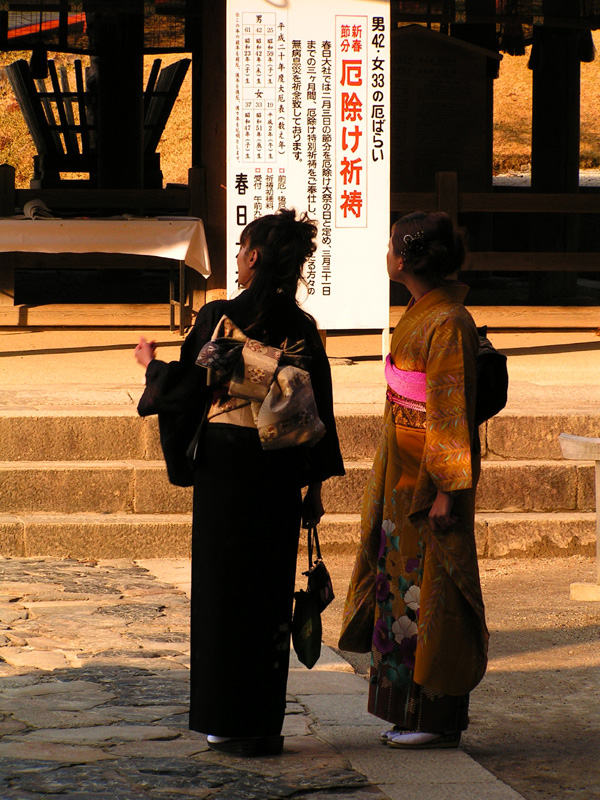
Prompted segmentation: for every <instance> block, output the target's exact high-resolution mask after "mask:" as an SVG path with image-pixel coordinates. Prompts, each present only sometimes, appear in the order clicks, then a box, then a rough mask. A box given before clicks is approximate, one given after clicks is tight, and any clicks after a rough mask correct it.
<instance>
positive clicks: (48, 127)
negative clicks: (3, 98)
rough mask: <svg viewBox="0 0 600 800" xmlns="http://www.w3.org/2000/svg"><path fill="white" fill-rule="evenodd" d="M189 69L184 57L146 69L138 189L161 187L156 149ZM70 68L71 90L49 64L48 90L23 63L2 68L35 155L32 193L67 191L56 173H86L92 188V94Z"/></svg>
mask: <svg viewBox="0 0 600 800" xmlns="http://www.w3.org/2000/svg"><path fill="white" fill-rule="evenodd" d="M189 65H190V59H189V58H182V59H181V60H180V61H176V62H175V63H173V64H170V65H169V66H167V67H164V68H163V69H161V60H160V59H159V58H157V59H156V60H155V61H154V63H153V65H152V69H151V71H150V76H149V78H148V83H147V85H146V89H145V91H144V123H143V130H144V138H143V162H144V170H143V185H144V187H145V188H147V189H160V188H161V187H162V173H161V171H160V154H159V153H157V152H156V150H157V147H158V143H159V141H160V138H161V136H162V134H163V132H164V129H165V125H166V124H167V121H168V119H169V115H170V113H171V111H172V109H173V105H174V104H175V100H176V99H177V95H178V93H179V90H180V89H181V84H182V83H183V80H184V78H185V75H186V72H187V70H188V67H189ZM74 66H75V87H73V88H72V87H71V86H70V85H69V78H68V75H67V70H66V68H65V67H61V68H60V80H59V73H58V71H57V69H56V66H55V64H54V61H53V60H50V61H48V70H49V74H50V81H51V85H50V86H47V85H46V81H45V80H43V79H38V80H37V81H34V79H33V76H32V74H31V69H30V67H29V64H28V63H27V61H25V60H24V59H19V60H18V61H15V62H14V63H13V64H9V65H8V66H7V67H6V68H5V71H6V74H7V76H8V79H9V81H10V85H11V87H12V90H13V92H14V94H15V97H16V98H17V101H18V103H19V106H20V107H21V111H22V112H23V116H24V118H25V121H26V123H27V127H28V128H29V132H30V134H31V138H32V139H33V141H34V143H35V146H36V148H37V151H38V154H37V156H35V158H34V173H33V180H32V181H31V184H30V185H31V188H32V189H37V188H51V187H54V188H64V189H66V188H68V183H67V181H65V180H64V179H62V178H61V173H88V175H89V178H88V180H87V181H86V183H87V185H88V186H90V187H95V186H96V185H97V182H98V153H97V149H96V140H97V133H98V130H97V129H98V126H97V121H96V120H97V109H96V92H95V91H92V90H91V89H90V87H89V86H88V84H87V81H86V80H85V79H84V74H83V69H82V66H81V61H80V60H79V59H76V60H75V62H74ZM80 184H81V180H77V181H75V184H74V187H73V188H75V187H77V186H79V185H80ZM71 185H72V186H73V184H71Z"/></svg>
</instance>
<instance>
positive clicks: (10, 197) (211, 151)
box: [0, 0, 226, 325]
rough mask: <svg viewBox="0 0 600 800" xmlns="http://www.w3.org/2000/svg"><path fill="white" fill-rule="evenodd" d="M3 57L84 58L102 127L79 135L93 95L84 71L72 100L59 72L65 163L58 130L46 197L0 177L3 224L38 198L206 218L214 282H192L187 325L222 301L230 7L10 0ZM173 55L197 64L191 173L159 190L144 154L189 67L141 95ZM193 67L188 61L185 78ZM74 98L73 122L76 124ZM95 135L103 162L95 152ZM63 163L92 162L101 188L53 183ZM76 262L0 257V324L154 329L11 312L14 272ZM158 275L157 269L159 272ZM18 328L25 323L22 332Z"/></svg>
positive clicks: (102, 317) (85, 208)
mask: <svg viewBox="0 0 600 800" xmlns="http://www.w3.org/2000/svg"><path fill="white" fill-rule="evenodd" d="M37 20H40V25H39V30H36V27H35V25H36V23H37ZM0 47H1V48H2V49H3V50H11V49H16V50H24V49H28V48H29V49H33V50H36V48H37V49H38V50H39V49H40V48H42V50H43V48H44V47H47V48H48V49H49V50H53V51H55V52H71V53H82V54H88V55H90V56H91V57H92V63H93V66H94V68H95V70H96V74H97V84H96V88H97V93H96V98H97V99H96V114H95V120H93V119H90V115H89V113H86V115H85V118H84V126H86V127H87V130H82V128H81V125H80V126H79V129H78V128H77V123H78V121H79V120H81V119H82V118H81V117H80V116H79V112H80V110H81V106H80V102H81V99H82V98H81V95H82V91H83V94H86V90H87V88H88V87H86V85H85V80H84V76H83V74H82V70H81V69H79V70H78V73H76V86H75V88H74V90H73V89H72V87H68V89H69V91H68V92H67V91H66V89H67V87H66V85H65V83H64V80H61V76H60V74H59V75H57V76H56V77H54V76H53V74H52V73H51V74H50V83H51V91H50V89H49V90H48V95H53V96H54V99H57V98H60V96H61V95H62V98H63V112H64V114H62V118H61V113H60V112H59V111H58V109H56V111H55V113H56V118H57V125H58V126H60V127H61V128H62V129H63V131H64V133H65V134H66V139H63V146H62V151H63V153H62V154H61V152H60V149H57V148H56V147H55V143H56V134H57V133H58V129H56V130H54V131H53V134H52V139H53V141H54V145H52V146H51V147H48V146H47V145H48V139H46V142H45V144H44V145H43V146H42V147H39V148H38V149H39V153H40V155H41V156H43V157H42V158H40V159H39V167H40V169H39V173H40V175H39V179H40V183H39V184H38V186H41V188H36V189H34V190H32V189H29V190H19V189H17V190H15V188H14V179H12V178H11V175H10V171H9V170H6V169H4V170H0V173H1V174H0V214H3V215H9V214H11V213H14V209H15V208H19V207H22V205H23V203H24V202H25V201H26V200H28V199H32V198H33V197H35V198H41V199H43V200H44V201H45V202H46V204H47V205H48V206H49V208H50V209H52V210H53V211H54V212H55V213H56V214H57V215H59V216H60V215H61V214H63V213H76V214H80V215H86V214H90V215H94V214H97V213H104V214H106V213H111V214H115V213H123V212H130V213H134V214H139V213H158V212H161V213H163V214H164V213H166V214H184V215H185V214H190V215H192V216H198V217H201V218H202V220H203V222H204V228H205V232H206V238H207V241H208V249H209V252H210V257H211V265H212V269H213V274H212V276H211V277H210V278H208V280H205V279H204V278H200V277H199V276H196V275H194V274H191V275H189V278H190V280H189V281H188V289H187V298H186V309H187V314H188V317H189V314H190V312H191V309H192V308H194V309H197V308H198V307H199V306H200V305H201V304H202V303H203V302H205V300H206V299H207V298H208V299H213V298H215V297H220V296H223V294H224V287H225V272H226V271H225V190H224V186H225V182H226V181H225V156H226V154H225V112H226V109H225V59H226V53H225V1H224V0H220V2H217V3H214V2H208V0H194V2H189V0H184V1H183V2H182V1H181V0H119V3H114V2H109V1H108V0H83V2H77V3H72V2H70V0H61V3H59V4H58V3H56V2H54V0H34V1H33V2H31V3H28V4H27V5H26V6H25V5H24V4H23V3H20V2H13V1H12V0H9V2H6V3H3V4H2V8H1V9H0ZM165 52H181V53H182V55H183V54H186V55H187V54H190V55H191V71H192V169H191V170H190V173H189V174H190V179H189V185H188V186H187V187H172V188H171V187H167V188H160V187H161V186H162V184H161V182H160V179H159V181H156V180H155V182H154V183H151V182H150V181H149V180H148V179H147V177H148V175H149V173H151V172H152V168H154V177H155V178H156V175H157V170H156V167H157V162H156V159H155V157H154V163H152V162H153V157H152V156H147V155H145V154H152V153H155V151H156V146H157V144H158V139H159V138H160V133H161V125H162V126H163V127H164V121H166V117H165V114H166V116H168V111H169V110H170V109H168V102H169V100H170V99H174V96H175V95H176V92H175V91H174V88H173V87H174V85H175V84H176V83H177V81H180V80H181V79H182V77H183V76H182V74H181V72H178V70H180V69H181V66H180V67H179V68H173V69H172V68H170V67H167V68H166V69H164V70H161V71H160V73H159V72H158V70H157V68H156V66H155V68H154V70H153V72H152V73H151V76H150V80H149V84H148V86H147V87H146V92H144V90H143V86H142V67H143V56H144V55H145V54H148V53H155V54H159V53H165ZM38 56H39V53H38ZM32 60H33V59H32ZM36 60H38V61H39V59H36ZM181 63H184V62H183V61H182V62H180V64H181ZM188 65H189V60H187V63H186V69H187V66H188ZM50 69H51V67H50ZM30 88H31V87H30ZM36 88H38V98H39V99H41V100H42V103H44V102H45V103H46V105H48V103H52V99H51V97H47V98H40V97H39V94H40V93H39V89H40V85H38V87H36ZM42 93H44V89H43V88H42ZM29 95H30V96H31V92H29ZM68 95H71V96H70V97H68ZM86 99H87V98H86ZM69 100H70V104H71V108H72V109H73V122H71V119H70V116H69ZM59 102H60V99H59ZM86 111H88V107H87V102H86ZM206 119H210V120H211V124H210V125H206V124H203V121H205V120H206ZM86 123H88V124H87V125H86ZM94 126H95V127H94ZM73 128H74V130H73ZM69 129H70V130H69ZM94 131H95V151H96V152H95V155H94V154H93V153H92V150H93V135H94ZM75 145H77V152H76V151H75ZM43 147H46V151H44V149H43ZM52 147H54V151H52ZM57 150H58V152H57ZM49 153H52V155H49ZM63 156H64V158H65V159H67V160H68V159H71V162H70V163H69V164H68V166H69V167H71V166H73V167H78V166H80V165H81V164H82V163H85V162H86V159H87V160H88V161H87V163H85V166H86V167H90V168H91V169H89V170H88V169H86V170H82V171H84V172H88V171H89V172H90V174H94V173H93V167H94V165H95V167H96V173H95V174H96V176H97V177H96V179H95V181H94V184H95V186H93V185H92V184H89V183H88V184H85V183H80V184H79V185H77V186H76V185H74V184H71V185H69V184H68V183H67V184H65V182H64V181H60V182H53V180H52V177H53V176H52V175H51V174H49V173H51V172H52V171H53V170H54V172H55V173H56V172H57V171H58V172H63V169H62V167H63V166H64V165H65V161H64V160H61V159H62V158H63ZM55 157H56V159H55ZM90 159H92V160H93V162H94V163H92V162H91V161H90ZM144 165H146V169H144ZM203 165H206V166H205V167H204V166H203ZM149 167H150V169H149ZM65 171H68V170H65ZM145 175H146V179H145ZM94 259H98V264H99V265H103V266H106V265H107V259H108V260H109V262H110V267H111V268H131V267H132V266H138V265H137V264H136V263H135V259H134V258H133V257H131V256H127V257H122V258H119V257H113V256H110V257H107V256H105V257H101V256H100V255H98V256H93V257H91V259H90V258H88V257H86V266H89V265H91V266H94ZM77 260H78V259H77V257H75V259H74V260H73V257H72V256H71V257H69V254H66V255H61V256H60V257H58V258H56V257H55V258H54V260H53V258H52V257H51V256H50V255H43V254H39V256H37V257H36V256H34V255H33V254H27V253H9V254H0V324H5V325H6V324H23V319H24V318H27V319H28V320H29V324H35V321H34V320H33V317H36V318H37V319H38V322H39V324H42V323H41V317H43V318H44V323H45V324H52V323H55V324H60V323H61V322H63V323H64V321H65V319H67V318H69V319H70V320H71V324H123V321H124V320H127V319H129V320H131V322H132V323H135V320H136V319H137V320H139V319H141V318H142V317H143V319H144V320H145V322H144V324H149V323H150V319H149V318H148V313H147V312H148V308H147V307H143V308H142V307H140V308H131V307H127V308H124V307H121V308H116V307H114V308H113V307H111V308H110V311H109V312H108V313H107V311H108V310H107V309H106V308H104V309H102V308H98V309H97V310H96V311H95V310H94V308H93V307H92V306H85V307H81V308H79V309H68V310H67V313H66V314H65V309H64V307H63V308H56V309H52V308H50V307H46V308H42V307H39V308H36V309H31V308H23V307H18V306H14V293H13V292H14V270H15V268H19V267H25V266H27V267H31V266H35V265H36V264H42V263H43V264H44V265H47V266H54V267H56V266H57V263H58V262H60V265H61V266H65V265H66V266H75V265H76V263H77ZM79 260H80V257H79ZM163 263H164V262H163ZM160 265H161V266H162V264H160ZM143 266H144V268H148V267H150V268H152V263H151V259H148V258H144V261H143ZM154 266H156V267H158V266H159V263H157V264H155V265H154ZM71 312H72V313H71ZM140 314H141V317H140ZM15 315H16V316H15ZM15 319H17V320H18V321H17V322H16V323H15ZM161 319H164V312H162V311H161V313H160V317H158V318H156V322H157V324H162V323H161V322H160V320H161ZM188 322H189V319H188Z"/></svg>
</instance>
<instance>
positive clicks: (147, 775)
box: [0, 558, 385, 800]
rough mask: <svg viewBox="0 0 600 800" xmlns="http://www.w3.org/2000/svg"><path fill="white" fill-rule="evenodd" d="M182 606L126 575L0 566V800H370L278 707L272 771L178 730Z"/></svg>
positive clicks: (112, 569) (294, 710) (137, 570)
mask: <svg viewBox="0 0 600 800" xmlns="http://www.w3.org/2000/svg"><path fill="white" fill-rule="evenodd" d="M188 611H189V603H188V600H187V598H186V596H185V594H184V593H183V592H181V591H179V590H178V589H176V588H174V587H172V586H168V585H166V584H163V583H161V582H160V581H158V580H157V579H156V578H155V577H154V576H152V575H151V574H150V573H149V572H147V571H146V570H145V569H143V568H141V567H140V566H138V565H137V564H135V563H134V562H131V561H121V562H115V561H111V562H91V561H89V562H80V561H75V560H58V559H51V558H29V559H0V645H1V649H0V659H1V661H0V709H1V713H0V798H1V800H30V798H31V800H40V799H41V798H48V797H49V796H56V795H58V796H68V797H69V799H70V800H80V799H81V800H83V799H84V798H85V800H147V799H149V798H156V800H158V799H159V798H162V800H176V798H178V797H185V798H218V800H274V798H285V797H291V796H293V797H294V798H303V797H310V798H312V800H325V798H328V800H331V799H332V798H344V799H345V800H380V799H381V798H384V797H385V796H384V795H383V794H381V792H380V791H379V790H378V789H377V788H375V787H373V786H370V785H369V783H368V781H367V779H366V778H365V777H364V775H362V774H361V773H359V772H357V771H355V770H353V769H352V768H351V767H350V766H349V764H348V762H347V761H346V760H345V759H344V758H343V757H342V756H341V755H340V754H339V753H338V752H337V751H336V750H334V749H333V748H332V747H330V746H329V745H328V744H326V743H325V742H323V741H322V740H320V739H319V738H317V736H316V735H314V733H313V732H312V731H311V727H310V726H311V722H312V720H311V718H310V716H309V715H308V714H307V712H306V711H305V709H304V708H303V706H302V705H301V704H300V703H298V702H297V701H296V699H295V698H293V697H290V698H289V702H288V714H287V717H286V723H285V727H284V733H285V735H286V740H285V742H286V743H285V755H286V757H285V758H277V757H271V758H263V759H238V758H232V757H230V756H224V755H220V754H217V753H214V752H212V751H210V750H208V748H207V746H206V740H205V737H204V736H202V735H200V734H198V733H194V732H192V731H189V730H188V727H187V703H188V676H189V673H188V660H189V648H188V641H189V638H188V626H189V614H188Z"/></svg>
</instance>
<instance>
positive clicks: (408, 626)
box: [392, 617, 417, 644]
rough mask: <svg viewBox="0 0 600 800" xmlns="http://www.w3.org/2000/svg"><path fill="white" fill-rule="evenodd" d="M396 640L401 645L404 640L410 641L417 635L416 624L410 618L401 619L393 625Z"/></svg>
mask: <svg viewBox="0 0 600 800" xmlns="http://www.w3.org/2000/svg"><path fill="white" fill-rule="evenodd" d="M392 633H393V634H394V639H395V640H396V641H397V642H398V644H400V643H401V642H402V640H403V639H410V637H411V636H415V635H416V633H417V626H416V624H415V623H414V622H413V621H412V620H411V619H409V618H408V617H400V618H399V619H397V620H396V621H395V622H394V624H393V625H392Z"/></svg>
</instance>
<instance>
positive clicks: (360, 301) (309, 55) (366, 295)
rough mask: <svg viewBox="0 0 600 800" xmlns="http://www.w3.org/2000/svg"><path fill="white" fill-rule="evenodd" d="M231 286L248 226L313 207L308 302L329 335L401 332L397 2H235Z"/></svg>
mask: <svg viewBox="0 0 600 800" xmlns="http://www.w3.org/2000/svg"><path fill="white" fill-rule="evenodd" d="M227 7H228V19H227V53H228V56H229V57H228V76H227V92H228V94H227V109H228V121H227V138H228V140H227V157H228V167H227V170H228V171H227V214H228V242H229V250H228V275H227V281H228V290H229V291H230V292H231V291H233V289H235V287H236V286H237V266H236V261H235V256H236V253H237V246H236V242H239V235H240V233H241V231H242V230H243V228H244V227H245V225H246V224H247V223H248V222H250V221H251V220H253V219H255V218H256V217H260V216H262V215H264V214H270V213H273V212H274V211H276V210H277V209H278V208H281V207H286V208H295V209H296V211H298V212H302V211H308V213H309V215H310V216H311V218H313V219H315V220H316V221H317V222H318V225H319V235H318V243H319V247H318V249H317V252H316V253H315V255H314V257H313V258H312V259H310V261H309V262H308V263H307V264H306V266H305V277H306V279H307V282H308V287H307V290H301V293H300V296H299V299H300V300H301V301H302V302H303V305H304V307H305V308H306V309H307V310H308V311H309V312H310V313H311V314H313V316H314V317H315V318H316V319H317V322H318V324H319V327H321V328H322V329H326V330H336V329H337V330H340V329H351V328H357V329H369V328H370V329H383V328H387V327H388V325H389V282H388V276H387V272H386V259H385V256H386V252H387V244H388V239H389V219H390V215H389V193H390V186H389V168H390V166H389V165H390V153H389V126H390V115H389V97H390V77H389V76H390V69H389V57H390V55H389V54H390V26H389V3H388V2H387V0H277V2H274V1H273V2H272V1H271V0H228V4H227Z"/></svg>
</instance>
